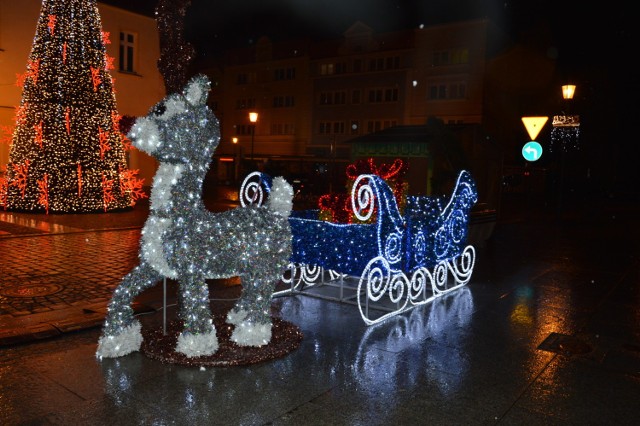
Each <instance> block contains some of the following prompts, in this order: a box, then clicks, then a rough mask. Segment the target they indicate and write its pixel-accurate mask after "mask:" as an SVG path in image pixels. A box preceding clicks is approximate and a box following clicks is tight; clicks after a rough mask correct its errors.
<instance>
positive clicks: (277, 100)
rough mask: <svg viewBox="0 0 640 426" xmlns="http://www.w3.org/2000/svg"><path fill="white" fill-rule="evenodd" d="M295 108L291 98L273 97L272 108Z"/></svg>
mask: <svg viewBox="0 0 640 426" xmlns="http://www.w3.org/2000/svg"><path fill="white" fill-rule="evenodd" d="M293 106H295V100H294V97H293V96H274V97H273V107H274V108H291V107H293Z"/></svg>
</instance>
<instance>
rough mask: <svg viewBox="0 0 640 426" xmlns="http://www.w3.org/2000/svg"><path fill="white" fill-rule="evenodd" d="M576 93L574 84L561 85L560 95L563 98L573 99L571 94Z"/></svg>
mask: <svg viewBox="0 0 640 426" xmlns="http://www.w3.org/2000/svg"><path fill="white" fill-rule="evenodd" d="M575 93H576V85H575V84H565V85H564V86H562V97H563V98H564V99H573V95H574V94H575Z"/></svg>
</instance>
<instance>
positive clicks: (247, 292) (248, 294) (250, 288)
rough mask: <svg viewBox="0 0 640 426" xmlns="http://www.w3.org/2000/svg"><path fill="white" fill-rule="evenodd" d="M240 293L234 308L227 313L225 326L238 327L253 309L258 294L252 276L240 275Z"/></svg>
mask: <svg viewBox="0 0 640 426" xmlns="http://www.w3.org/2000/svg"><path fill="white" fill-rule="evenodd" d="M240 281H241V284H242V293H241V294H240V298H239V299H238V301H237V302H236V304H235V305H234V307H233V308H232V309H231V310H230V311H229V312H228V313H227V324H232V325H238V324H240V323H241V322H242V320H244V319H245V317H246V316H247V314H248V313H249V311H251V310H252V309H253V307H254V306H255V303H256V299H257V297H258V294H259V291H258V290H259V284H258V283H257V280H256V278H255V277H254V275H253V274H247V275H241V276H240Z"/></svg>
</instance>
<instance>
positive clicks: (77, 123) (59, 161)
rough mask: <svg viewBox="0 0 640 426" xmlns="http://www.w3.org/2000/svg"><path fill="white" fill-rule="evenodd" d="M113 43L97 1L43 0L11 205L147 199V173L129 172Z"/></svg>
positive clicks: (84, 208) (124, 203)
mask: <svg viewBox="0 0 640 426" xmlns="http://www.w3.org/2000/svg"><path fill="white" fill-rule="evenodd" d="M109 43H110V41H109V34H108V33H107V32H103V31H102V28H101V23H100V16H99V15H98V8H97V6H96V0H43V2H42V7H41V10H40V17H39V19H38V23H37V27H36V36H35V37H34V42H33V45H32V47H31V53H30V55H29V58H28V61H27V67H26V68H27V71H26V73H25V74H24V75H23V76H20V77H19V78H18V84H19V85H21V87H22V100H21V102H20V106H19V107H18V108H17V109H16V116H15V118H16V127H15V130H14V131H13V137H12V144H11V148H10V154H9V164H8V167H7V176H6V182H7V183H6V185H5V186H6V190H5V192H4V194H3V195H2V196H3V197H4V200H5V201H4V204H5V207H6V209H8V210H12V209H16V210H26V211H45V212H47V213H48V212H50V211H51V212H56V213H65V212H67V213H70V212H97V211H109V210H116V209H123V208H129V207H130V206H132V205H133V204H134V203H135V200H137V199H139V198H141V195H140V194H139V193H138V191H141V188H142V183H141V182H142V179H139V180H138V181H139V182H138V181H135V179H134V180H132V177H131V176H135V173H134V172H126V171H127V170H128V168H127V165H126V156H125V150H126V147H125V144H124V143H123V140H124V137H123V135H122V134H121V132H120V128H119V122H120V118H121V116H120V115H119V114H118V112H117V108H116V99H115V90H114V87H113V86H114V79H113V78H112V77H111V75H110V74H109V70H110V69H113V58H111V57H109V56H108V55H107V53H106V48H105V45H107V44H109ZM45 189H46V191H45Z"/></svg>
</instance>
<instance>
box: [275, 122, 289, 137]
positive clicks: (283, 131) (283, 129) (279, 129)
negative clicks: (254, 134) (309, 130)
mask: <svg viewBox="0 0 640 426" xmlns="http://www.w3.org/2000/svg"><path fill="white" fill-rule="evenodd" d="M271 134H272V135H293V134H294V127H293V124H290V123H274V124H272V125H271Z"/></svg>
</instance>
